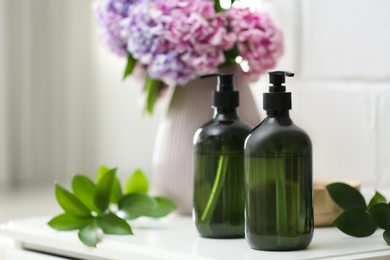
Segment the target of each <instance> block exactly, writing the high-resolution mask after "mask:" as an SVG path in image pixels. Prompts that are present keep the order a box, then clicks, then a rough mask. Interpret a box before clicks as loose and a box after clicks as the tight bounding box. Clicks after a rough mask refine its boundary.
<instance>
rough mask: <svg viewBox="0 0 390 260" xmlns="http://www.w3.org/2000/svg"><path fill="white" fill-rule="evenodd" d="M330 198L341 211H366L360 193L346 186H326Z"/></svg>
mask: <svg viewBox="0 0 390 260" xmlns="http://www.w3.org/2000/svg"><path fill="white" fill-rule="evenodd" d="M326 189H327V190H328V192H329V195H330V197H331V198H332V199H333V201H334V202H335V203H336V204H337V205H339V206H340V207H341V208H342V209H344V210H347V209H354V208H360V209H366V208H367V204H366V201H365V200H364V197H363V196H362V194H360V192H359V191H358V190H357V189H355V188H353V187H351V186H349V185H348V184H345V183H341V182H335V183H331V184H329V185H327V186H326Z"/></svg>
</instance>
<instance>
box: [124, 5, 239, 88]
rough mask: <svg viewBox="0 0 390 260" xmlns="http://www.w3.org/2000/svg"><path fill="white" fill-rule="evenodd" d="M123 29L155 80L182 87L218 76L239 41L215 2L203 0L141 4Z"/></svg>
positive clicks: (133, 49) (129, 43)
mask: <svg viewBox="0 0 390 260" xmlns="http://www.w3.org/2000/svg"><path fill="white" fill-rule="evenodd" d="M124 26H125V29H126V34H127V36H128V44H127V49H128V51H129V52H130V53H131V54H132V55H133V57H134V58H136V59H137V60H139V61H140V62H141V63H143V64H145V65H147V70H148V73H149V75H150V76H151V77H152V78H155V79H160V80H163V81H165V82H167V83H168V84H170V83H174V84H178V85H184V84H186V83H187V82H188V81H189V80H191V79H193V78H195V77H197V76H199V75H202V74H205V73H210V72H215V71H216V70H217V68H218V66H219V65H220V64H222V63H223V62H224V61H225V57H224V53H223V52H224V51H225V50H228V49H231V48H232V47H233V45H234V42H235V40H236V39H235V36H234V34H231V33H228V32H227V30H226V26H227V21H226V19H225V18H224V17H223V16H222V15H221V14H219V13H216V12H215V11H214V7H213V2H211V1H204V0H192V1H188V0H165V1H148V2H147V3H146V4H145V2H140V3H139V4H138V5H135V6H134V8H132V9H131V10H130V12H129V17H128V19H127V20H126V23H125V25H124Z"/></svg>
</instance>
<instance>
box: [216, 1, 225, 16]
mask: <svg viewBox="0 0 390 260" xmlns="http://www.w3.org/2000/svg"><path fill="white" fill-rule="evenodd" d="M219 1H220V0H214V10H215V12H216V13H219V12H221V11H222V10H223V8H222V7H221V3H220V2H219Z"/></svg>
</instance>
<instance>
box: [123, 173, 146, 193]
mask: <svg viewBox="0 0 390 260" xmlns="http://www.w3.org/2000/svg"><path fill="white" fill-rule="evenodd" d="M148 189H149V183H148V178H147V177H146V175H145V174H144V172H143V171H141V170H140V169H137V170H136V171H135V172H134V173H133V174H132V175H131V176H130V177H129V179H128V180H127V182H126V193H147V192H148Z"/></svg>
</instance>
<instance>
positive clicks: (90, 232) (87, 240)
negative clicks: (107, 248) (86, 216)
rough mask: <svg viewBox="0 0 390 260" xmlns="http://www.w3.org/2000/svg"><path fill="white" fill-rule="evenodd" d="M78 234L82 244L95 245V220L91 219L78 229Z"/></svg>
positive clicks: (96, 241) (96, 233) (96, 234)
mask: <svg viewBox="0 0 390 260" xmlns="http://www.w3.org/2000/svg"><path fill="white" fill-rule="evenodd" d="M78 236H79V239H80V240H81V242H83V244H85V245H87V246H90V247H96V244H97V243H98V242H99V238H98V226H97V224H96V220H95V219H93V220H92V222H91V223H89V224H88V225H87V226H85V227H83V228H82V229H80V231H79V234H78Z"/></svg>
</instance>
